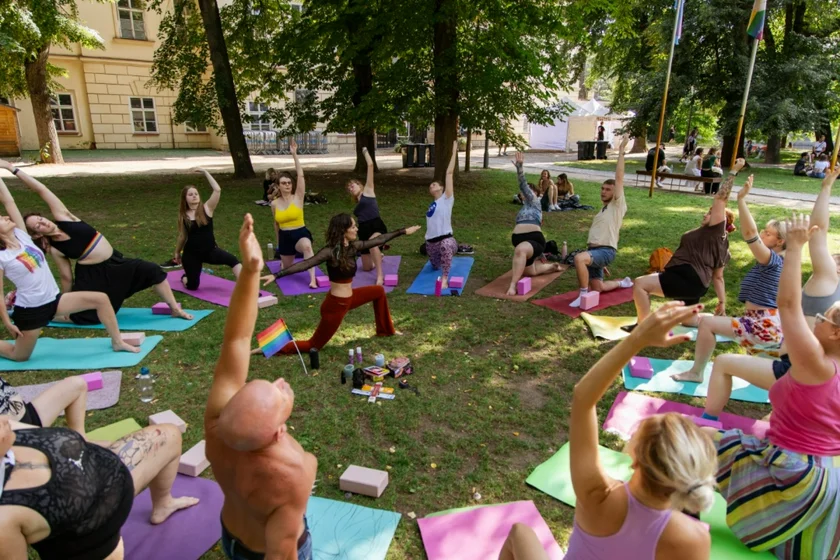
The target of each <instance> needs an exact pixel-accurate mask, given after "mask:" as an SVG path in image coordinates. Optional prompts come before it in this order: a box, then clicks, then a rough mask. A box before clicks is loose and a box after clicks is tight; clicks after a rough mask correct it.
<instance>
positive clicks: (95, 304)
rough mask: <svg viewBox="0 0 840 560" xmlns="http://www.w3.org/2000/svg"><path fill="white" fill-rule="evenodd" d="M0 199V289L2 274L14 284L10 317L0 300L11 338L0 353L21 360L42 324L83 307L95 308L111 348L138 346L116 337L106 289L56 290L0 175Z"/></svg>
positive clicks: (0, 312)
mask: <svg viewBox="0 0 840 560" xmlns="http://www.w3.org/2000/svg"><path fill="white" fill-rule="evenodd" d="M0 204H2V205H3V206H4V207H5V208H6V212H7V213H8V216H0V293H2V292H3V279H4V277H5V278H9V279H10V280H11V281H12V282H13V283H14V285H15V291H14V292H12V293H13V295H12V296H10V297H7V298H6V299H7V302H8V303H10V304H12V303H13V306H14V307H13V318H10V317H9V311H8V309H6V305H0V319H2V320H3V325H4V326H5V327H6V330H7V331H9V334H11V335H12V338H13V339H14V342H5V341H0V357H3V358H6V359H7V360H12V361H15V362H25V361H26V360H28V359H29V357H30V356H31V355H32V351H33V350H35V344H36V343H37V342H38V337H39V336H40V335H41V329H42V328H44V327H46V326H47V325H48V324H49V323H50V321H52V320H53V319H54V318H55V317H56V316H57V315H62V314H65V313H75V312H78V311H85V310H88V309H91V310H93V312H94V313H96V314H98V316H99V319H100V320H101V321H102V323H103V324H104V325H105V329H106V330H107V331H108V335H109V336H110V337H111V346H112V347H113V349H114V351H116V352H119V351H124V352H139V351H140V349H139V348H137V347H136V346H131V345H130V344H126V343H125V342H123V340H122V338H121V337H120V329H119V327H118V326H117V317H116V315H115V314H114V310H113V308H112V307H111V304H110V302H109V301H108V298H107V297H106V296H105V294H101V293H99V292H72V293H69V294H62V293H60V291H59V289H58V285H57V284H56V283H55V278H53V275H52V271H51V270H50V267H49V264H48V263H47V258H46V256H45V255H44V253H43V252H42V251H41V249H40V248H38V246H37V245H36V244H35V242H34V241H33V240H32V238H31V237H29V235H28V234H27V233H26V231H25V230H24V228H25V227H26V226H25V225H24V223H23V216H21V214H20V210H18V207H17V205H16V204H15V199H14V198H12V194H11V193H10V192H9V189H8V187H6V184H5V183H4V182H3V180H2V179H0ZM12 320H14V324H13V323H12Z"/></svg>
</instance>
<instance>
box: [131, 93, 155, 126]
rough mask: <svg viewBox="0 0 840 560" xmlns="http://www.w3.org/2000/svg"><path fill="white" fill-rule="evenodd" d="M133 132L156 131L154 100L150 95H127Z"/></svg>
mask: <svg viewBox="0 0 840 560" xmlns="http://www.w3.org/2000/svg"><path fill="white" fill-rule="evenodd" d="M128 103H129V106H130V107H131V122H132V123H134V132H157V131H158V128H157V116H156V115H155V100H154V98H152V97H129V98H128Z"/></svg>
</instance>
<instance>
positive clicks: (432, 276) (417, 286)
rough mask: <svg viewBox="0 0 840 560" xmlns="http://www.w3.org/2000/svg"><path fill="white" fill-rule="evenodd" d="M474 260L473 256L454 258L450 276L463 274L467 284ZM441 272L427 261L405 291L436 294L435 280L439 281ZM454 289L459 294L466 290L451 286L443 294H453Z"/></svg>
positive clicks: (429, 294) (424, 294)
mask: <svg viewBox="0 0 840 560" xmlns="http://www.w3.org/2000/svg"><path fill="white" fill-rule="evenodd" d="M474 262H475V259H474V258H472V257H455V258H453V259H452V268H451V269H450V271H449V277H450V278H452V277H453V276H463V277H464V286H466V285H467V280H468V279H469V277H470V270H472V265H473V263H474ZM440 274H441V272H440V270H435V269H433V268H432V263H430V262H429V261H426V264H425V265H423V270H421V271H420V274H418V275H417V278H415V279H414V282H412V283H411V286H410V287H409V288H408V289H407V290H406V291H405V293H407V294H420V295H421V296H433V295H435V282H436V281H437V278H438V276H440ZM452 290H455V291H456V292H457V293H458V295H461V294H462V293H463V292H464V288H449V289H447V290H446V291H445V292H443V294H441V295H444V296H449V295H452V294H451V291H452Z"/></svg>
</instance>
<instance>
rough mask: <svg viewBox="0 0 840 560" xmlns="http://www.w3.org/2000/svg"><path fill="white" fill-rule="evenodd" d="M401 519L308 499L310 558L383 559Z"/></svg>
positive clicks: (321, 559)
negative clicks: (310, 541)
mask: <svg viewBox="0 0 840 560" xmlns="http://www.w3.org/2000/svg"><path fill="white" fill-rule="evenodd" d="M400 517H401V516H400V514H399V513H394V512H392V511H385V510H382V509H373V508H367V507H362V506H357V505H355V504H351V503H348V502H338V501H335V500H327V499H326V498H317V497H312V498H309V503H308V504H307V506H306V520H307V522H308V523H309V531H310V533H312V557H313V559H314V560H330V559H339V558H340V559H341V560H385V555H386V554H388V548H389V547H390V546H391V541H392V540H393V539H394V533H395V532H396V530H397V524H398V523H399V522H400ZM150 558H151V557H150Z"/></svg>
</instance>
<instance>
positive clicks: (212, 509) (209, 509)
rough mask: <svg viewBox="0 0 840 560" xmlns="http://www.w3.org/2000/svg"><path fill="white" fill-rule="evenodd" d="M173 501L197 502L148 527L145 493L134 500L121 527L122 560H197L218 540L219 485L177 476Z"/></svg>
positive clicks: (148, 499)
mask: <svg viewBox="0 0 840 560" xmlns="http://www.w3.org/2000/svg"><path fill="white" fill-rule="evenodd" d="M172 495H173V496H175V497H176V498H178V497H181V496H192V497H193V498H198V499H199V500H201V501H200V502H199V503H198V504H196V505H194V506H193V507H191V508H187V509H185V510H181V511H177V512H175V513H173V514H172V516H171V517H170V518H169V519H167V520H166V521H165V522H164V523H161V524H160V525H152V524H151V523H149V516H150V515H151V513H152V500H151V497H150V495H149V491H148V490H144V491H143V492H141V493H140V495H139V496H137V497H136V498H134V506H133V507H132V508H131V514H129V516H128V520H126V522H125V525H123V527H122V531H121V534H122V537H123V540H124V541H125V558H126V560H148V559H149V558H154V559H155V560H197V559H198V558H201V556H202V555H204V553H205V552H207V551H208V550H210V549H211V548H213V545H215V544H216V542H218V540H219V539H220V538H221V537H222V522H221V517H220V515H221V513H222V503H223V502H224V496H223V495H222V489H221V488H219V485H218V484H216V483H215V482H214V481H212V480H208V479H206V478H193V477H191V476H185V475H182V474H179V475H178V476H177V477H176V478H175V484H174V485H173V487H172Z"/></svg>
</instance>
